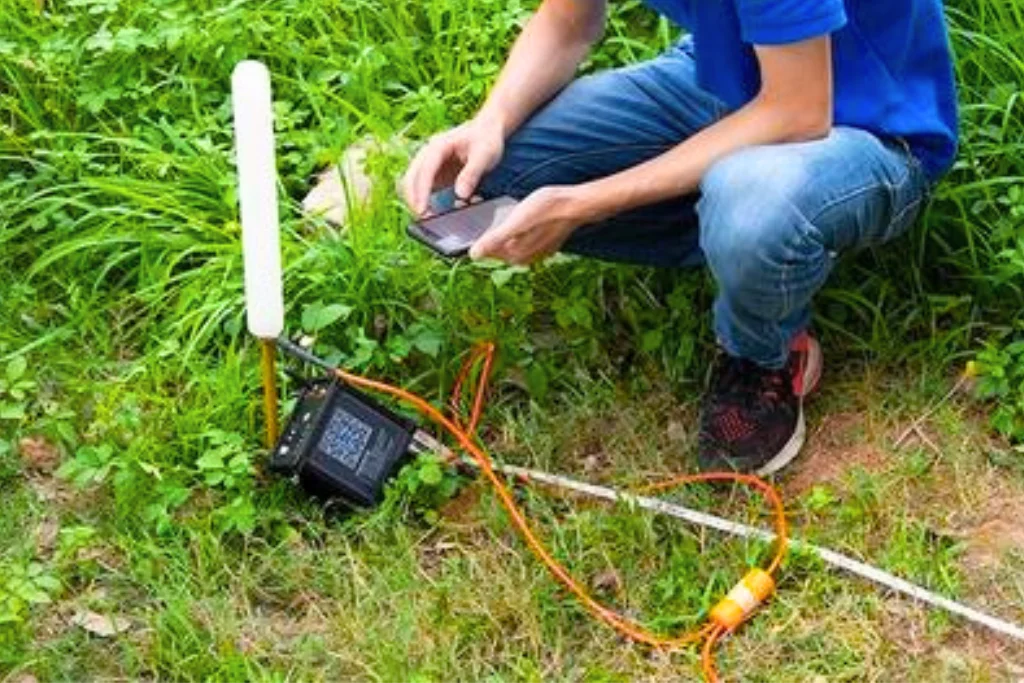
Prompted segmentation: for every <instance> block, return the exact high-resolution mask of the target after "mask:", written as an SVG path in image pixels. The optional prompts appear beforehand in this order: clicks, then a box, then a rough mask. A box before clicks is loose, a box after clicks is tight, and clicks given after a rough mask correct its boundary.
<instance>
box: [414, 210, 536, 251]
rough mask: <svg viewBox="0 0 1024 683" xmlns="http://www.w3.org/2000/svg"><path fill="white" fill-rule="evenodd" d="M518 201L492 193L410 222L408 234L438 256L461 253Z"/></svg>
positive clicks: (498, 221)
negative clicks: (480, 199)
mask: <svg viewBox="0 0 1024 683" xmlns="http://www.w3.org/2000/svg"><path fill="white" fill-rule="evenodd" d="M517 203H518V202H517V201H516V200H515V199H513V198H512V197H496V198H495V199H488V200H487V201H483V202H477V203H476V204H470V205H468V206H463V207H461V208H458V209H454V210H452V211H447V212H445V213H442V214H438V215H437V216H431V217H429V218H424V219H421V220H418V221H416V222H414V223H411V224H410V225H409V228H408V233H409V235H410V236H412V237H414V238H415V239H417V240H419V241H420V242H422V243H423V244H425V245H427V246H428V247H430V248H431V249H433V250H434V251H435V252H437V253H438V254H440V255H441V256H445V257H447V258H455V257H457V256H465V255H466V254H467V253H468V252H469V248H470V247H472V246H473V243H474V242H476V241H477V240H478V239H480V236H481V235H483V234H484V233H485V232H487V231H488V230H490V229H491V228H493V227H494V226H496V225H498V224H499V223H501V222H502V221H503V220H505V217H506V216H507V215H508V214H509V212H510V211H512V209H513V208H514V207H515V205H516V204H517Z"/></svg>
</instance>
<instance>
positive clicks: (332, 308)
mask: <svg viewBox="0 0 1024 683" xmlns="http://www.w3.org/2000/svg"><path fill="white" fill-rule="evenodd" d="M351 314H352V307H351V306H346V305H344V304H329V305H326V306H325V305H324V304H322V303H320V302H317V303H315V304H309V305H307V306H305V307H304V308H303V309H302V329H304V330H306V331H307V332H319V331H320V330H322V329H324V328H326V327H329V326H331V325H333V324H334V323H335V322H337V321H338V320H342V319H344V318H347V317H348V316H349V315H351Z"/></svg>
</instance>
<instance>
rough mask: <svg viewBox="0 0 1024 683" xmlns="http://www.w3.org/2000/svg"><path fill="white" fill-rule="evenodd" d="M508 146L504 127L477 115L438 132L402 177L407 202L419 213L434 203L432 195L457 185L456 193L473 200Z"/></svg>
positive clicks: (425, 210)
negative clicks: (481, 180) (475, 117)
mask: <svg viewBox="0 0 1024 683" xmlns="http://www.w3.org/2000/svg"><path fill="white" fill-rule="evenodd" d="M504 149H505V137H504V132H503V130H502V127H501V126H500V125H497V124H495V123H491V122H488V121H484V120H478V119H473V120H471V121H467V122H466V123H464V124H462V125H461V126H457V127H455V128H452V129H451V130H449V131H446V132H444V133H440V134H439V135H435V136H434V137H433V138H431V139H430V141H429V142H428V143H427V144H426V146H425V147H423V149H421V150H420V151H419V153H418V154H416V156H415V157H414V158H413V160H412V163H411V164H409V168H408V170H407V171H406V172H405V176H404V177H403V178H402V194H403V195H404V196H405V203H406V204H408V205H409V208H410V209H412V211H413V212H414V213H415V214H416V215H417V216H422V215H424V214H425V213H426V212H427V209H428V208H429V206H430V195H431V193H432V192H433V191H434V190H437V189H440V188H442V187H449V186H451V185H454V186H455V196H456V197H458V198H459V199H464V200H469V199H470V198H471V197H472V196H473V193H474V192H475V191H476V188H477V185H479V184H480V179H481V178H482V177H483V175H484V174H485V173H487V172H488V171H490V170H491V169H492V168H494V167H495V166H497V164H498V162H499V161H501V155H502V154H503V153H504Z"/></svg>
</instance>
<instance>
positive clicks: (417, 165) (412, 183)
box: [402, 137, 454, 215]
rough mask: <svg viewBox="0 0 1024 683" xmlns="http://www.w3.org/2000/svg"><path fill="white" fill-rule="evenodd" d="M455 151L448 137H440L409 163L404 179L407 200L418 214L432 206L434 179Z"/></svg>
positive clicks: (403, 191) (403, 185) (403, 188)
mask: <svg viewBox="0 0 1024 683" xmlns="http://www.w3.org/2000/svg"><path fill="white" fill-rule="evenodd" d="M453 153H454V150H453V149H452V146H451V144H450V143H449V142H448V140H447V139H446V138H443V137H439V138H435V139H434V140H432V141H431V142H430V143H428V144H427V146H426V147H424V148H423V149H422V150H421V151H420V153H419V154H417V155H416V158H415V159H413V161H412V163H411V164H410V165H409V170H408V171H406V174H405V178H404V179H403V181H402V193H403V194H404V195H405V202H406V204H408V205H409V208H411V209H412V210H413V212H414V213H415V214H417V215H423V214H424V213H426V211H427V209H429V208H430V193H431V191H433V189H434V180H435V179H436V178H437V174H438V171H440V170H441V167H442V166H443V165H444V163H445V161H447V160H448V158H449V157H450V156H451V155H452V154H453Z"/></svg>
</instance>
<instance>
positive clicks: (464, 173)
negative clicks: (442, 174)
mask: <svg viewBox="0 0 1024 683" xmlns="http://www.w3.org/2000/svg"><path fill="white" fill-rule="evenodd" d="M488 165H489V164H488V160H487V155H486V154H484V153H483V152H478V151H473V152H471V153H470V155H469V158H468V159H467V160H466V165H465V166H463V167H462V170H461V171H460V172H459V176H458V177H457V178H456V179H455V196H456V197H458V198H459V199H467V200H468V199H469V198H470V197H472V196H473V193H474V192H476V187H477V185H479V184H480V178H481V177H482V176H483V174H484V173H486V172H487V166H488Z"/></svg>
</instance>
